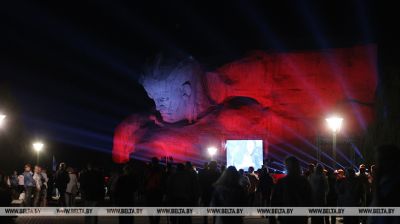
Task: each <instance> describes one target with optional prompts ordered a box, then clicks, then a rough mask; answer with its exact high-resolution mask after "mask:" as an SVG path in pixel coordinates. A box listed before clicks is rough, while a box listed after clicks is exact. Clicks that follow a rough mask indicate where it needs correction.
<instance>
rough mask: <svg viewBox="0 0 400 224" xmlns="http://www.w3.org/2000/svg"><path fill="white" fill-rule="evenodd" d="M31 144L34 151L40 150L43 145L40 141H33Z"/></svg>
mask: <svg viewBox="0 0 400 224" xmlns="http://www.w3.org/2000/svg"><path fill="white" fill-rule="evenodd" d="M32 145H33V149H34V150H35V151H36V152H40V151H42V149H43V146H44V144H43V143H42V142H35V143H33V144H32Z"/></svg>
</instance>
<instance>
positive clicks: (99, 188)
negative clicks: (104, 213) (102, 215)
mask: <svg viewBox="0 0 400 224" xmlns="http://www.w3.org/2000/svg"><path fill="white" fill-rule="evenodd" d="M80 183H81V184H80V190H81V193H82V199H83V201H84V205H85V206H86V207H96V206H98V205H99V204H100V203H101V202H102V201H103V200H104V193H105V192H104V186H105V185H104V176H103V174H102V173H101V172H100V171H99V170H98V169H97V167H95V166H93V165H92V164H88V165H87V170H86V171H84V172H82V174H81V176H80ZM85 223H87V224H88V223H90V224H92V223H97V216H85Z"/></svg>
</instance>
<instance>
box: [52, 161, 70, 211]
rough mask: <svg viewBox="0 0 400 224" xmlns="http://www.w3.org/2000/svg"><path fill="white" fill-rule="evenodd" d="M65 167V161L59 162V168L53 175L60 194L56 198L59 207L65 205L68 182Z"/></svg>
mask: <svg viewBox="0 0 400 224" xmlns="http://www.w3.org/2000/svg"><path fill="white" fill-rule="evenodd" d="M66 168H67V167H66V165H65V163H60V165H59V168H58V170H57V172H56V174H55V176H54V184H55V187H56V188H57V189H58V193H59V194H60V197H59V198H58V205H59V206H61V207H63V206H65V192H66V190H67V185H68V182H69V174H68V172H67V170H66Z"/></svg>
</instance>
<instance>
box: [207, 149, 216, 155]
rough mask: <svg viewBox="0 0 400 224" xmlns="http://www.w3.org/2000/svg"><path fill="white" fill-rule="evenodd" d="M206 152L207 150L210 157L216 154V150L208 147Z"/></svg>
mask: <svg viewBox="0 0 400 224" xmlns="http://www.w3.org/2000/svg"><path fill="white" fill-rule="evenodd" d="M207 150H208V154H210V156H213V155H215V154H216V153H217V148H215V147H209V148H208V149H207Z"/></svg>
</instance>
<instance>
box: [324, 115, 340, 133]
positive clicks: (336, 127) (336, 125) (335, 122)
mask: <svg viewBox="0 0 400 224" xmlns="http://www.w3.org/2000/svg"><path fill="white" fill-rule="evenodd" d="M325 120H326V122H328V127H329V128H330V129H331V130H332V132H334V133H337V132H339V131H340V128H341V127H342V123H343V118H341V117H329V118H327V119H325Z"/></svg>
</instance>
